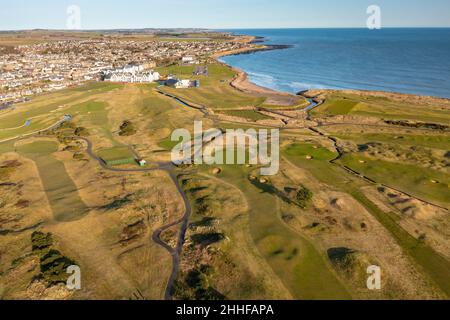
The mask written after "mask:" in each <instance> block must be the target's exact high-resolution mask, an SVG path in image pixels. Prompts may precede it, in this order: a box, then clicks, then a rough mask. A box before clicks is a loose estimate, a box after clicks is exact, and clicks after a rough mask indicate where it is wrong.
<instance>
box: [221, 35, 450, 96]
mask: <svg viewBox="0 0 450 320" xmlns="http://www.w3.org/2000/svg"><path fill="white" fill-rule="evenodd" d="M227 31H229V32H233V33H234V34H238V35H252V36H256V37H258V41H261V43H264V44H268V45H277V46H283V45H286V46H288V48H285V49H279V50H272V51H262V52H255V53H251V54H241V55H234V56H227V57H222V58H221V61H223V62H225V63H227V64H229V65H231V66H234V67H237V68H240V69H242V70H244V71H246V72H247V73H248V74H249V78H250V81H252V82H253V83H255V84H258V85H260V86H264V87H268V88H271V89H275V90H279V91H285V92H290V93H298V92H299V91H303V90H309V89H358V90H377V91H389V92H400V93H410V94H417V95H427V96H436V97H443V98H450V28H421V29H418V28H405V29H403V28H387V29H381V30H369V29H244V30H227Z"/></svg>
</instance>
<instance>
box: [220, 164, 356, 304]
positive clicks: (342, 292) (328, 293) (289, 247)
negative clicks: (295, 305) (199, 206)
mask: <svg viewBox="0 0 450 320" xmlns="http://www.w3.org/2000/svg"><path fill="white" fill-rule="evenodd" d="M246 171H247V170H246V169H244V168H243V166H223V167H222V173H221V179H224V180H225V181H227V182H229V183H231V184H233V185H235V186H236V187H238V188H239V189H240V190H242V191H243V192H244V194H245V197H246V198H247V200H248V203H249V204H250V206H251V207H250V210H249V219H250V232H251V236H252V238H253V241H254V243H255V244H256V247H257V248H258V250H259V252H260V253H261V254H262V256H263V257H264V259H265V260H266V261H267V262H268V263H269V265H270V266H271V267H272V269H273V270H274V272H275V273H276V274H277V276H278V277H279V278H280V279H281V281H282V282H283V284H284V286H285V287H286V288H288V289H289V291H290V293H291V294H292V295H293V296H294V298H296V299H349V298H350V295H349V294H348V292H347V290H346V289H345V288H344V287H343V286H342V284H341V283H340V282H339V280H338V279H337V278H336V277H335V275H334V273H333V272H332V271H331V269H330V268H331V266H329V264H328V263H327V261H326V257H325V254H324V253H321V252H319V251H317V249H316V248H315V247H314V246H313V245H312V244H311V243H310V242H308V241H307V240H306V239H305V238H303V237H302V236H300V235H299V234H298V233H296V232H294V231H292V230H291V229H290V228H289V227H287V226H286V225H285V224H284V223H283V222H282V220H281V219H280V217H279V211H278V209H277V208H278V204H277V201H278V200H277V198H276V197H275V196H274V195H272V194H269V193H261V191H260V190H259V189H257V188H256V187H254V186H252V185H251V183H250V181H249V180H248V179H247V176H248V175H249V172H246Z"/></svg>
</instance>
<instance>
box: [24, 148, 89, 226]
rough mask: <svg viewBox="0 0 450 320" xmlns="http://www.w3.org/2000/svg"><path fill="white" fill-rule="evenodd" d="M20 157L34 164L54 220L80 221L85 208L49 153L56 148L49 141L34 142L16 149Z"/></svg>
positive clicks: (58, 164) (62, 167) (62, 169)
mask: <svg viewBox="0 0 450 320" xmlns="http://www.w3.org/2000/svg"><path fill="white" fill-rule="evenodd" d="M17 149H18V152H19V153H20V154H22V155H23V156H25V157H27V158H30V159H31V160H33V161H34V162H35V163H36V166H37V168H38V171H39V176H40V178H41V181H42V184H43V186H44V190H45V193H46V195H47V198H48V201H49V203H50V207H51V209H52V211H53V216H54V218H55V220H57V221H60V222H68V221H74V220H78V219H81V218H82V217H84V216H85V215H86V214H87V213H88V210H89V209H88V208H87V206H86V205H85V204H84V202H83V201H82V200H81V198H80V196H79V194H78V188H77V187H76V185H75V184H74V182H73V181H72V179H71V178H70V177H69V175H68V173H67V171H66V169H65V167H64V164H63V163H62V162H61V161H59V160H57V159H56V158H55V157H54V156H53V155H52V153H53V152H55V151H56V150H58V145H57V143H55V142H50V141H36V142H33V143H29V144H25V145H22V146H20V147H18V148H17Z"/></svg>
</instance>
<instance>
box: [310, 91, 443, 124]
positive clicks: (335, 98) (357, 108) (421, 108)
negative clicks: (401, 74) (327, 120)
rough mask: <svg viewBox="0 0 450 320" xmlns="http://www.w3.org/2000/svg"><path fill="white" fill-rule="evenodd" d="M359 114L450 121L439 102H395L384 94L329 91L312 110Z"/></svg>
mask: <svg viewBox="0 0 450 320" xmlns="http://www.w3.org/2000/svg"><path fill="white" fill-rule="evenodd" d="M347 114H348V115H358V116H365V117H375V118H379V119H386V120H388V119H389V120H412V121H418V122H431V123H442V124H450V114H449V112H448V110H446V109H443V108H440V106H439V105H438V104H437V105H427V104H424V105H418V104H417V102H409V101H407V99H405V101H395V100H390V99H388V98H384V97H374V96H358V95H356V94H345V95H343V94H340V93H333V94H328V95H327V97H326V102H325V103H324V104H323V105H322V106H319V107H318V108H316V109H314V110H313V111H312V115H313V116H336V115H347Z"/></svg>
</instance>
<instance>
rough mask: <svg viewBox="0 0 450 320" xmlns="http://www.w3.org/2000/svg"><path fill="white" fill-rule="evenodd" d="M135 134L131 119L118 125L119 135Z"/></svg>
mask: <svg viewBox="0 0 450 320" xmlns="http://www.w3.org/2000/svg"><path fill="white" fill-rule="evenodd" d="M135 134H136V129H135V128H134V125H133V123H132V122H131V121H129V120H126V121H124V122H123V123H122V125H121V126H120V132H119V135H120V136H132V135H135Z"/></svg>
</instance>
